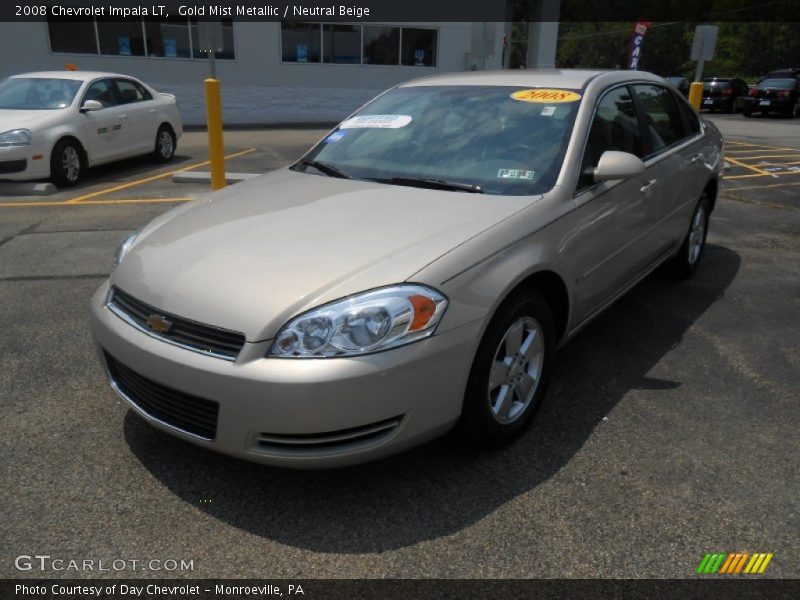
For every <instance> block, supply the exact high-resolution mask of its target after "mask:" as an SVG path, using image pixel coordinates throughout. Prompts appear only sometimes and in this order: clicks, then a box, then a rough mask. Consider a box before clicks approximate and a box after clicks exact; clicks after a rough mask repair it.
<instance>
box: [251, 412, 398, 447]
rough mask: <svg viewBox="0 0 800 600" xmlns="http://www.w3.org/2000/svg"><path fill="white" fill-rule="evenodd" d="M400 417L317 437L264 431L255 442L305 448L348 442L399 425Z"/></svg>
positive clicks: (257, 436)
mask: <svg viewBox="0 0 800 600" xmlns="http://www.w3.org/2000/svg"><path fill="white" fill-rule="evenodd" d="M401 420H402V419H400V418H396V419H392V420H391V421H389V422H386V423H379V424H377V425H372V426H370V425H366V426H365V427H364V428H363V429H359V430H358V431H351V432H349V433H342V434H337V433H336V432H333V433H331V434H330V435H320V436H318V437H311V436H308V437H282V436H280V435H274V434H273V435H270V434H265V433H259V434H257V435H256V441H257V442H259V443H260V442H264V443H266V444H279V445H286V446H295V445H296V446H301V447H305V448H313V447H314V446H318V445H323V444H335V443H337V442H349V441H354V440H355V441H357V440H359V439H361V438H365V437H368V436H371V435H375V434H377V433H381V432H383V431H386V430H390V429H394V428H395V427H397V426H398V425H400V422H401Z"/></svg>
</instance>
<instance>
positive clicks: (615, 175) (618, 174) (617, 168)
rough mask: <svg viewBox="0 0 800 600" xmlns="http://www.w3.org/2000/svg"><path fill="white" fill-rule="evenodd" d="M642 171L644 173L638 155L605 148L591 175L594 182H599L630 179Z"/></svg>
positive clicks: (642, 164)
mask: <svg viewBox="0 0 800 600" xmlns="http://www.w3.org/2000/svg"><path fill="white" fill-rule="evenodd" d="M642 173H644V163H643V162H642V161H641V159H640V158H639V157H637V156H634V155H633V154H629V153H628V152H618V151H617V150H606V151H605V152H603V155H602V156H601V157H600V160H599V161H598V162H597V166H596V167H595V168H594V170H593V171H592V177H594V180H595V181H596V182H601V181H612V180H614V179H630V178H631V177H636V176H637V175H641V174H642Z"/></svg>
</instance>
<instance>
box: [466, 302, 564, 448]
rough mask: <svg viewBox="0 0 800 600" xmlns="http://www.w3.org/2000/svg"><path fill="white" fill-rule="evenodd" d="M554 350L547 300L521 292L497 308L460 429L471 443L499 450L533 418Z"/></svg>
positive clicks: (476, 362)
mask: <svg viewBox="0 0 800 600" xmlns="http://www.w3.org/2000/svg"><path fill="white" fill-rule="evenodd" d="M554 350H555V325H554V321H553V313H552V311H551V309H550V307H549V305H548V304H547V302H546V301H545V300H544V298H543V297H542V296H541V295H540V294H538V293H536V292H531V291H529V290H525V291H521V292H517V293H515V294H514V295H512V296H511V297H510V298H508V299H507V300H506V301H505V302H504V303H503V304H502V305H501V306H500V308H499V309H498V310H497V312H496V313H495V316H494V317H493V318H492V320H491V322H490V323H489V327H488V328H487V330H486V333H485V334H484V336H483V339H482V340H481V344H480V346H479V348H478V352H477V354H476V356H475V360H474V362H473V365H472V370H471V371H470V376H469V380H468V382H467V391H466V394H465V397H464V405H463V410H462V413H461V419H460V421H459V423H458V426H457V430H458V432H459V433H460V434H461V435H462V437H464V438H465V439H466V440H467V441H468V442H469V443H470V444H471V445H473V446H477V447H481V448H499V447H502V446H505V445H507V444H509V443H510V442H512V441H513V440H514V439H516V438H517V437H518V436H519V435H520V434H521V433H522V432H523V431H524V430H525V428H526V427H527V426H528V424H529V423H530V422H531V420H532V419H533V416H534V415H535V414H536V411H537V410H538V409H539V406H540V405H541V402H542V399H543V398H544V395H545V393H546V390H547V383H548V379H549V375H550V364H551V362H552V358H553V352H554Z"/></svg>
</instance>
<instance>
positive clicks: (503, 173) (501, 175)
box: [497, 169, 533, 179]
mask: <svg viewBox="0 0 800 600" xmlns="http://www.w3.org/2000/svg"><path fill="white" fill-rule="evenodd" d="M497 178H498V179H533V171H526V170H525V169H500V170H499V171H497Z"/></svg>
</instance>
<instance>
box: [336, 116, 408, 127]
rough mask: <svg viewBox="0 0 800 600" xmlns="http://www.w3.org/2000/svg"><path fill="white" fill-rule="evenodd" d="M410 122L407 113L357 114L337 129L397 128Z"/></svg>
mask: <svg viewBox="0 0 800 600" xmlns="http://www.w3.org/2000/svg"><path fill="white" fill-rule="evenodd" d="M409 123H411V117H410V116H408V115H359V116H357V117H353V118H352V119H347V121H345V122H344V123H342V124H341V125H339V129H399V128H400V127H405V126H406V125H408V124H409Z"/></svg>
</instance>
